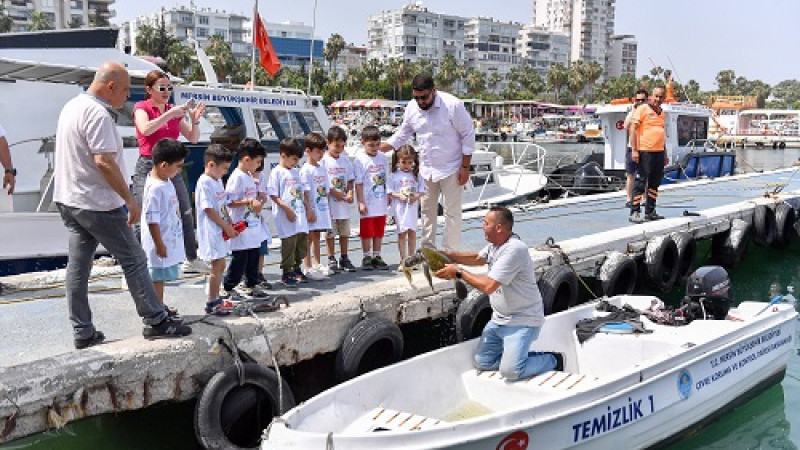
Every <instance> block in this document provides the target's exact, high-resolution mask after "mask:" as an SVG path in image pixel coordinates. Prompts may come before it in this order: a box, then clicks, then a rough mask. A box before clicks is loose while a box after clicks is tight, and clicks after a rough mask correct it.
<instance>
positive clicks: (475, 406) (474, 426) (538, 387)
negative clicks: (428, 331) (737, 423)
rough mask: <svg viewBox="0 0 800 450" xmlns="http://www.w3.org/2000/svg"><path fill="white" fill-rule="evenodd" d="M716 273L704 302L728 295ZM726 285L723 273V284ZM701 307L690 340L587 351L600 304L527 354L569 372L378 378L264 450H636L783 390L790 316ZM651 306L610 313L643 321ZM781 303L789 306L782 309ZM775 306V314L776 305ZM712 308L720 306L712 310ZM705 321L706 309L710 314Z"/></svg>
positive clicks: (613, 342) (582, 309) (351, 385)
mask: <svg viewBox="0 0 800 450" xmlns="http://www.w3.org/2000/svg"><path fill="white" fill-rule="evenodd" d="M704 269H707V270H706V271H705V272H704V273H703V274H702V276H701V275H700V274H701V272H700V270H703V269H700V270H698V272H696V274H697V276H698V278H695V280H697V279H699V280H701V281H699V283H700V284H698V285H697V286H702V288H700V289H698V291H703V292H701V294H703V295H704V296H705V294H706V293H707V292H719V291H720V290H724V291H727V288H728V287H729V286H728V285H727V284H724V283H728V281H727V275H726V274H725V275H724V279H722V278H720V277H719V276H718V275H719V272H718V270H720V271H721V270H722V269H721V268H704ZM722 273H723V274H724V271H722ZM699 298H700V297H693V298H692V302H690V303H688V304H689V305H690V306H687V307H685V309H683V310H684V311H690V310H691V311H695V314H696V316H700V315H705V316H708V317H707V318H709V319H710V318H711V316H714V315H717V314H719V313H720V312H721V313H722V317H724V319H722V320H699V319H698V320H694V321H691V322H690V323H688V324H687V325H683V326H670V325H660V324H657V323H654V322H653V321H651V320H649V319H647V318H646V317H645V316H643V315H642V316H640V318H641V322H642V323H643V325H644V327H645V328H646V329H647V330H652V332H651V333H642V334H616V333H614V332H613V330H612V332H609V333H604V332H598V333H597V334H595V335H594V336H593V337H591V338H589V339H588V340H586V341H585V342H583V343H579V341H578V338H577V333H576V327H575V325H576V323H577V322H578V321H580V320H582V319H594V318H599V317H602V316H604V315H606V314H608V313H606V312H601V311H598V310H597V309H596V306H597V304H598V302H592V303H589V304H584V305H581V306H579V307H576V308H573V309H570V310H567V311H563V312H560V313H557V314H553V315H550V316H548V317H547V318H546V323H545V325H544V326H543V328H542V331H541V334H540V336H539V338H538V340H537V341H535V342H534V343H533V345H532V348H531V350H535V351H555V352H560V353H562V354H563V355H564V356H565V359H564V363H565V370H564V371H550V372H546V373H543V374H540V375H538V376H535V377H533V378H530V379H528V380H523V381H518V382H507V381H505V380H504V379H503V378H502V377H501V376H500V375H499V373H497V372H493V371H488V372H478V371H476V370H475V369H473V368H472V366H471V361H472V355H473V353H474V351H475V347H476V345H477V340H472V341H468V342H464V343H461V344H457V345H454V346H451V347H447V348H443V349H440V350H437V351H434V352H430V353H426V354H423V355H421V356H418V357H415V358H412V359H409V360H406V361H404V362H401V363H398V364H395V365H392V366H388V367H385V368H382V369H378V370H376V371H374V372H370V373H367V374H365V375H363V376H360V377H358V378H355V379H352V380H350V381H348V382H346V383H343V384H341V385H338V386H336V387H334V388H332V389H330V390H328V391H325V392H323V393H322V394H320V395H318V396H316V397H314V398H312V399H310V400H308V401H306V402H304V403H302V404H300V405H299V406H297V407H295V408H294V409H292V410H290V411H289V412H287V413H286V414H284V415H283V416H281V417H279V418H276V419H275V420H274V421H273V422H272V424H271V425H270V426H269V428H268V429H267V430H266V431H265V432H264V435H263V441H262V446H261V448H262V450H267V449H295V448H296V449H326V448H328V449H336V450H356V449H358V450H362V449H363V450H367V449H369V450H372V449H382V450H389V449H403V450H413V449H459V450H472V449H474V450H485V449H505V450H508V449H512V448H513V449H533V448H536V449H564V448H592V449H598V448H601V449H618V448H619V449H622V448H624V449H637V448H645V447H649V446H652V445H656V444H663V443H665V442H667V441H669V440H670V438H673V437H676V436H678V435H680V433H681V432H683V431H685V430H687V429H689V428H690V427H693V426H694V425H696V424H698V423H699V422H702V421H703V420H704V419H708V418H710V417H712V416H714V415H715V414H719V413H721V412H723V411H725V410H726V409H728V408H730V407H732V406H734V405H736V404H738V403H741V402H742V401H744V400H745V399H747V398H750V397H751V396H752V395H754V394H755V393H757V392H760V391H762V390H763V389H766V387H768V386H770V385H771V384H774V383H777V382H779V381H780V380H781V379H782V378H783V375H784V373H785V371H786V365H787V361H788V358H789V356H790V355H791V354H793V353H794V352H795V346H796V344H795V333H796V326H797V312H796V311H795V307H794V305H792V304H788V303H774V302H770V304H769V305H767V304H765V303H762V302H743V303H741V304H739V305H738V307H737V308H735V309H731V310H730V311H728V312H727V315H726V314H725V312H726V311H727V309H728V308H727V307H725V306H724V300H721V298H716V299H714V298H711V297H707V296H706V297H705V299H707V300H699ZM654 300H657V299H655V298H654V297H648V296H618V297H612V298H609V299H607V301H608V302H609V303H610V304H612V305H615V306H617V307H622V306H623V305H624V304H629V305H631V306H633V307H634V308H637V309H639V310H645V309H647V308H648V307H649V306H650V305H651V302H652V301H654ZM775 300H780V297H777V298H776V299H775ZM773 303H774V304H773ZM715 305H717V306H715ZM703 308H706V309H703Z"/></svg>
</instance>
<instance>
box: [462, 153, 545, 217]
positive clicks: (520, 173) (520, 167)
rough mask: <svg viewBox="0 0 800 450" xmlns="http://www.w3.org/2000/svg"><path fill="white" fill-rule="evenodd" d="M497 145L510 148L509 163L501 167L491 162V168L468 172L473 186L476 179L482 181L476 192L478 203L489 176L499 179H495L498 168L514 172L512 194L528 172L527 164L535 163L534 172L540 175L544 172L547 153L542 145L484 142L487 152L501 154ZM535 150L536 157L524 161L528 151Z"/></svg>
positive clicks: (497, 175) (511, 173)
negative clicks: (477, 192)
mask: <svg viewBox="0 0 800 450" xmlns="http://www.w3.org/2000/svg"><path fill="white" fill-rule="evenodd" d="M499 147H503V148H510V150H511V164H510V165H509V166H506V165H505V164H504V165H503V166H502V167H498V165H496V164H494V163H493V164H491V170H488V171H479V170H475V171H473V172H472V173H471V174H470V178H471V180H472V184H473V186H475V184H476V183H475V181H476V180H481V181H482V186H481V190H480V193H479V194H478V200H477V201H478V203H481V202H482V201H483V198H484V194H485V192H486V186H488V185H489V179H488V178H489V177H494V178H495V180H496V182H498V181H499V180H498V179H497V178H498V177H499V176H500V173H499V172H500V170H501V169H502V170H503V171H505V172H506V176H508V175H513V172H516V173H517V174H516V177H517V178H516V183H514V190H513V194H514V195H516V194H517V193H518V192H519V189H520V185H521V183H522V180H523V178H524V176H525V175H526V174H528V175H529V174H530V169H528V166H532V165H535V166H536V173H538V174H539V175H540V176H541V175H543V174H544V160H545V156H546V155H547V150H545V148H544V147H542V146H540V145H537V144H534V143H529V142H510V143H505V142H503V143H499V142H497V143H496V142H490V143H486V144H484V147H483V148H484V149H485V150H486V151H488V152H491V153H494V154H495V155H497V156H501V157H502V155H501V153H500V152H499V151H498V150H500V148H499ZM533 151H536V157H535V158H534V159H533V160H531V161H526V157H527V155H528V153H529V152H531V153H532V152H533Z"/></svg>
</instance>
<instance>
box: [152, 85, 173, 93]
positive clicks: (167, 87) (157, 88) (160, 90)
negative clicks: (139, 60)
mask: <svg viewBox="0 0 800 450" xmlns="http://www.w3.org/2000/svg"><path fill="white" fill-rule="evenodd" d="M153 87H154V88H155V90H157V91H159V92H164V91H169V92H172V86H153Z"/></svg>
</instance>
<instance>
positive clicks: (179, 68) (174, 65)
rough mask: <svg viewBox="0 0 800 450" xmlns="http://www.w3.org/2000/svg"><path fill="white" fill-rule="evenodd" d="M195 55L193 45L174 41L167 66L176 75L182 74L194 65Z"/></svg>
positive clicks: (167, 58)
mask: <svg viewBox="0 0 800 450" xmlns="http://www.w3.org/2000/svg"><path fill="white" fill-rule="evenodd" d="M193 56H194V50H193V49H192V48H191V47H189V46H187V45H183V44H182V43H180V42H173V43H172V45H170V46H169V51H168V52H167V57H166V61H167V67H169V70H170V72H172V73H174V74H175V75H181V74H183V72H184V71H185V70H186V69H188V68H189V67H190V66H191V65H192V57H193ZM249 73H250V72H248V74H249Z"/></svg>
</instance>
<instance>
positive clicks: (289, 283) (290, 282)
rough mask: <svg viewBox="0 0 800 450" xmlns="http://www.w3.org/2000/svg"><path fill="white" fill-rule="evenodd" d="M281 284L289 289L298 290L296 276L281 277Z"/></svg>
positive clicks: (284, 275) (286, 275)
mask: <svg viewBox="0 0 800 450" xmlns="http://www.w3.org/2000/svg"><path fill="white" fill-rule="evenodd" d="M281 283H283V285H284V286H286V287H287V288H296V287H297V278H295V276H294V274H286V273H285V274H283V275H282V276H281Z"/></svg>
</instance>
